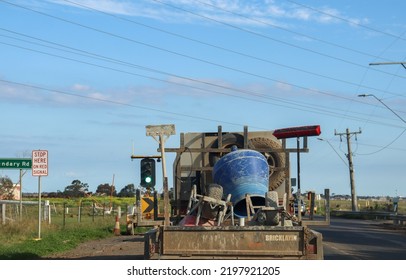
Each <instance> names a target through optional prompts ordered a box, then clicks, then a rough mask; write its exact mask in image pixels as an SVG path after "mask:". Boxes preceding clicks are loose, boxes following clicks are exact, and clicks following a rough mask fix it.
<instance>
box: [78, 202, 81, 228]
mask: <svg viewBox="0 0 406 280" xmlns="http://www.w3.org/2000/svg"><path fill="white" fill-rule="evenodd" d="M81 206H82V201H79V207H78V223H80V218H81V217H80V210H81Z"/></svg>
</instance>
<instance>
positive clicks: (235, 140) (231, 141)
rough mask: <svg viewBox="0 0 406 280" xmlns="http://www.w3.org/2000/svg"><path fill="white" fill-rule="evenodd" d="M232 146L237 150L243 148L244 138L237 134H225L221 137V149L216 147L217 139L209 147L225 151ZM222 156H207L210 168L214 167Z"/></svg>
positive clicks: (221, 154) (216, 154)
mask: <svg viewBox="0 0 406 280" xmlns="http://www.w3.org/2000/svg"><path fill="white" fill-rule="evenodd" d="M234 145H235V146H237V148H239V149H242V148H244V136H242V135H241V134H237V133H227V134H225V135H223V140H222V145H221V147H219V146H218V139H216V141H214V142H213V144H212V145H211V147H212V148H221V149H225V148H231V147H232V146H234ZM222 156H224V153H210V154H209V162H210V166H214V165H215V164H216V162H217V161H218V160H219V159H220V158H221V157H222Z"/></svg>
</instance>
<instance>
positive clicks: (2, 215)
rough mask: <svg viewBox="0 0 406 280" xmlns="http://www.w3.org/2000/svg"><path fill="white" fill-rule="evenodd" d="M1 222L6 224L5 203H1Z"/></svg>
mask: <svg viewBox="0 0 406 280" xmlns="http://www.w3.org/2000/svg"><path fill="white" fill-rule="evenodd" d="M1 223H2V224H3V225H5V224H6V204H4V203H3V204H2V205H1Z"/></svg>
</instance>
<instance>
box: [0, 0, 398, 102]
mask: <svg viewBox="0 0 406 280" xmlns="http://www.w3.org/2000/svg"><path fill="white" fill-rule="evenodd" d="M0 1H2V2H5V3H7V4H10V5H13V6H16V7H19V8H22V9H26V10H29V11H32V12H35V13H38V14H40V15H44V16H47V17H50V18H53V19H56V20H60V21H63V22H66V23H69V24H72V25H76V26H79V27H82V28H85V29H89V30H92V31H95V32H98V33H102V34H104V35H108V36H112V37H115V38H118V39H122V40H125V41H128V42H131V43H136V44H139V45H143V46H146V47H149V48H153V49H157V50H159V51H164V52H167V53H170V54H172V55H177V56H181V57H184V58H188V59H191V60H195V61H198V62H202V63H205V64H209V65H212V66H216V67H220V68H223V69H226V70H231V71H234V72H237V73H241V74H245V75H249V76H253V77H256V78H261V79H265V80H268V81H272V82H275V83H280V84H284V85H288V86H292V87H296V88H299V89H302V90H306V91H311V92H315V93H317V94H322V95H327V96H334V97H336V98H340V99H346V100H349V101H352V102H354V101H355V100H354V99H351V98H346V97H342V96H338V95H334V94H331V93H327V92H325V91H320V90H314V89H310V88H307V87H304V86H300V85H297V84H293V83H288V82H285V81H280V80H276V79H273V78H270V77H267V76H263V75H260V74H255V73H251V72H248V71H244V70H241V69H237V68H233V67H229V66H225V65H222V64H219V63H216V62H211V61H208V60H205V59H201V58H197V57H193V56H189V55H185V54H182V53H179V52H175V51H171V50H168V49H165V48H162V47H158V46H154V45H151V44H148V43H145V42H141V41H138V40H134V39H132V38H129V37H124V36H121V35H117V34H114V33H111V32H107V31H104V30H101V29H97V28H93V27H90V26H87V25H84V24H80V23H77V22H74V21H71V20H67V19H64V18H61V17H57V16H54V15H50V14H47V13H44V12H40V11H37V10H34V9H31V8H28V7H25V6H22V5H17V4H14V3H10V2H8V1H4V0H0ZM153 1H157V2H160V3H163V2H161V1H158V0H153ZM163 4H165V5H168V6H171V7H172V6H173V5H169V4H167V3H163ZM175 8H178V7H175ZM178 9H181V8H178ZM181 10H184V9H181ZM186 11H187V10H186ZM203 17H204V16H203ZM214 21H216V20H214ZM225 24H226V23H225ZM236 28H238V27H236ZM359 66H361V65H359ZM361 67H364V66H361ZM382 72H383V71H382ZM383 73H386V72H383ZM387 74H388V73H387ZM354 85H355V84H354ZM389 94H393V95H395V94H394V93H391V92H389ZM400 96H401V95H400ZM355 102H357V101H355Z"/></svg>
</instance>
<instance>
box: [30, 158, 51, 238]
mask: <svg viewBox="0 0 406 280" xmlns="http://www.w3.org/2000/svg"><path fill="white" fill-rule="evenodd" d="M32 176H37V177H38V238H37V240H41V177H42V176H48V151H47V150H33V151H32Z"/></svg>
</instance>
